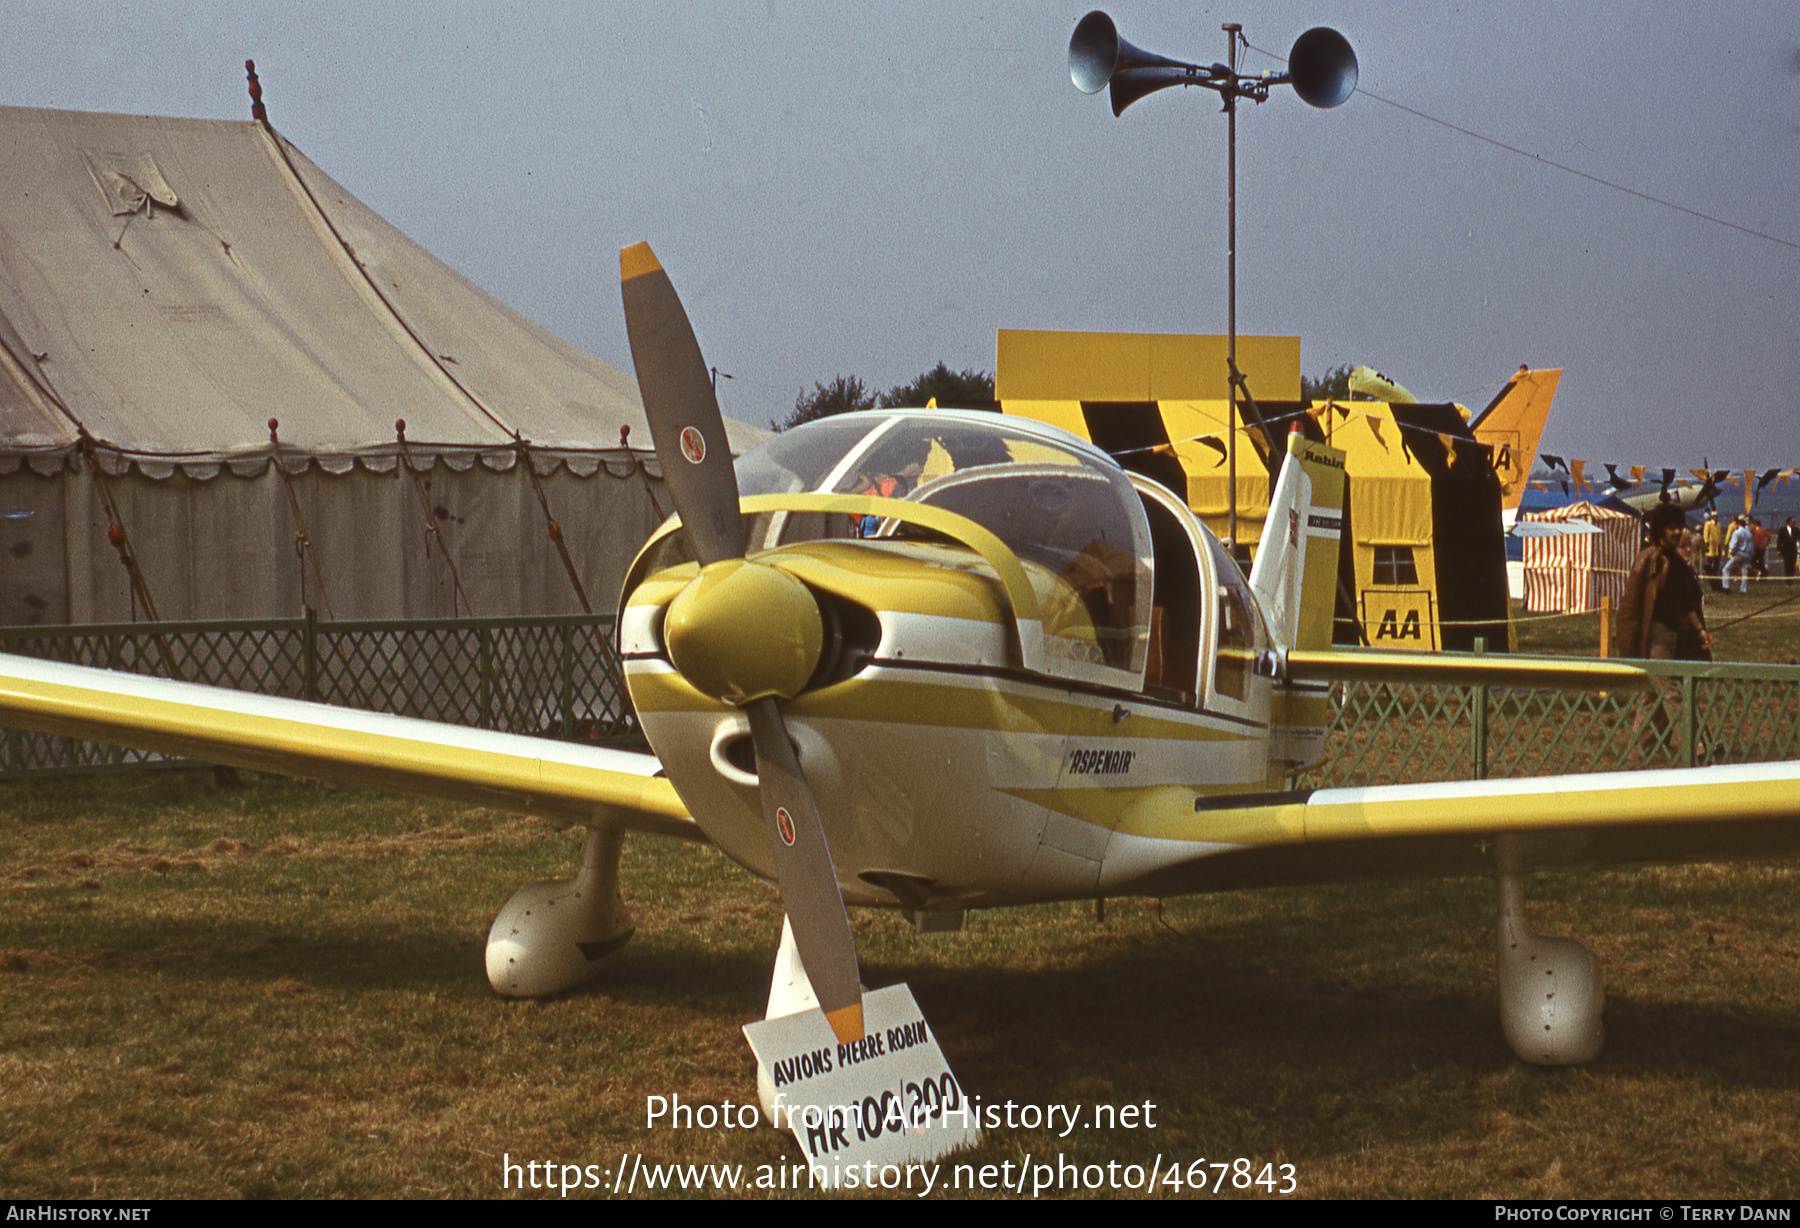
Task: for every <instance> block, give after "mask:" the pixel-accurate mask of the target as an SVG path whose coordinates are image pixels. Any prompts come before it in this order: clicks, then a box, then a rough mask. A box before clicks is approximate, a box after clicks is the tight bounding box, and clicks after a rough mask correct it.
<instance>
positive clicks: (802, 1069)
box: [744, 985, 981, 1188]
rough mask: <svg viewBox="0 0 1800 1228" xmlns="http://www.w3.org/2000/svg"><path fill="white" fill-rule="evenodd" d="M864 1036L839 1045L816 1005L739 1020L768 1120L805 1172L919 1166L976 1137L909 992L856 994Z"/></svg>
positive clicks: (836, 1173) (898, 988)
mask: <svg viewBox="0 0 1800 1228" xmlns="http://www.w3.org/2000/svg"><path fill="white" fill-rule="evenodd" d="M863 1029H864V1036H863V1039H862V1040H860V1041H857V1042H855V1043H854V1044H849V1045H843V1044H839V1043H838V1039H837V1037H835V1036H833V1035H832V1032H831V1025H830V1024H828V1023H826V1022H825V1016H824V1015H823V1014H822V1013H820V1012H819V1011H818V1010H817V1009H816V1008H815V1009H813V1010H807V1011H802V1012H800V1013H799V1014H797V1015H783V1016H781V1017H780V1018H777V1019H764V1020H762V1021H761V1022H758V1023H750V1024H746V1025H744V1038H745V1039H746V1040H748V1041H749V1042H750V1048H751V1051H752V1052H754V1053H755V1054H756V1060H757V1062H758V1064H759V1065H760V1066H761V1067H762V1071H763V1073H764V1074H765V1075H767V1076H769V1079H770V1081H771V1082H772V1083H773V1084H774V1087H775V1114H776V1122H775V1124H776V1126H777V1127H780V1128H787V1129H791V1130H792V1131H793V1134H794V1139H795V1141H796V1142H798V1143H799V1144H800V1150H801V1152H802V1153H803V1154H804V1155H805V1156H806V1160H807V1164H808V1165H809V1166H810V1167H811V1168H812V1170H813V1174H814V1178H815V1179H816V1180H817V1181H818V1182H819V1183H820V1184H821V1185H824V1186H827V1187H830V1188H836V1187H837V1186H839V1185H840V1184H842V1182H843V1174H844V1173H845V1172H846V1171H848V1170H849V1169H851V1168H855V1169H857V1170H858V1173H859V1176H860V1175H861V1174H862V1173H863V1172H866V1171H867V1170H866V1169H865V1165H869V1164H873V1165H875V1167H876V1169H877V1170H879V1169H880V1168H881V1167H882V1166H885V1165H902V1166H903V1165H905V1164H908V1163H913V1164H918V1163H922V1162H925V1161H928V1160H935V1159H937V1158H939V1157H940V1156H944V1155H947V1154H949V1153H950V1152H951V1151H954V1150H955V1149H957V1148H959V1147H967V1146H973V1145H975V1144H976V1143H979V1142H980V1141H981V1131H979V1130H977V1129H976V1128H975V1114H974V1106H972V1105H971V1104H970V1103H969V1098H968V1096H966V1095H965V1094H964V1093H963V1090H962V1086H961V1085H960V1084H958V1083H957V1081H956V1076H955V1075H953V1074H951V1073H950V1064H949V1063H948V1062H946V1061H945V1060H944V1053H943V1050H941V1049H939V1048H938V1043H937V1038H936V1037H935V1036H933V1035H932V1032H931V1028H930V1026H929V1025H927V1024H926V1022H925V1016H924V1014H923V1012H921V1011H920V1010H919V1004H918V1003H917V1002H914V1001H913V996H912V991H911V990H910V989H908V988H907V987H906V986H905V985H890V986H889V987H888V988H886V989H878V990H876V991H875V992H874V993H867V994H864V995H863Z"/></svg>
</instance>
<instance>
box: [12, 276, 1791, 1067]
mask: <svg viewBox="0 0 1800 1228" xmlns="http://www.w3.org/2000/svg"><path fill="white" fill-rule="evenodd" d="M621 268H622V274H623V289H624V298H625V307H626V319H627V327H628V332H629V334H630V339H631V346H632V353H633V359H634V362H635V364H636V366H637V371H638V379H639V383H640V387H641V389H642V392H643V397H644V403H645V408H646V411H647V413H648V415H649V420H650V424H651V428H652V432H653V434H654V436H655V438H656V441H657V446H658V451H659V455H660V457H661V459H662V465H663V470H664V474H665V477H666V479H667V482H668V485H669V488H670V490H671V492H672V494H673V495H674V496H675V500H676V505H677V508H678V510H679V513H680V519H679V521H676V520H671V521H670V523H669V524H667V525H665V526H664V527H663V528H662V529H661V530H660V531H659V532H658V533H657V534H656V535H655V536H654V537H653V538H652V539H651V541H650V542H649V543H648V544H647V545H646V546H645V548H644V550H643V552H642V553H641V554H640V556H639V557H638V559H637V561H636V562H635V563H634V565H633V566H632V569H631V571H630V573H629V576H628V578H627V582H626V586H625V597H624V602H623V608H622V610H621V614H620V641H621V649H622V653H623V657H624V661H625V669H626V679H627V683H628V686H629V689H630V693H631V698H632V702H633V704H634V706H635V707H636V710H637V712H638V715H639V718H640V720H641V722H642V726H643V729H644V731H645V733H646V734H647V736H648V738H649V741H650V744H651V746H652V748H653V749H654V751H655V757H654V758H652V757H651V756H647V755H633V754H629V753H624V752H616V751H606V750H601V749H596V748H591V747H582V746H575V745H570V744H564V743H552V742H546V741H542V740H538V739H533V738H527V737H523V736H516V735H505V734H497V733H492V732H488V731H483V730H472V729H465V728H453V727H447V726H442V725H436V724H431V723H428V722H423V721H417V720H411V719H407V718H402V717H394V716H385V715H378V714H372V713H365V712H355V711H348V710H344V709H334V708H329V707H326V706H323V705H318V704H309V703H303V702H300V701H295V700H283V699H273V698H268V697H262V696H254V695H245V694H240V693H235V692H225V691H219V690H215V689H211V688H206V687H197V686H191V685H187V684H181V683H174V682H167V681H163V680H159V679H149V678H140V677H134V676H126V675H119V674H114V673H107V672H104V671H95V670H85V669H79V668H75V667H70V666H62V665H57V664H53V663H46V662H39V661H34V660H27V659H24V658H19V657H12V656H6V657H0V722H3V723H6V724H10V725H15V726H19V727H23V728H29V729H37V730H43V731H47V732H54V733H64V734H71V735H75V736H80V737H88V738H96V739H102V740H113V741H119V742H124V743H127V744H131V745H137V746H143V747H146V748H149V749H153V750H160V751H166V752H172V753H176V754H182V755H190V756H194V757H198V758H202V759H208V760H212V761H217V762H224V763H233V764H237V765H240V766H244V767H249V768H254V769H263V770H271V771H277V772H287V773H292V774H297V775H306V776H315V777H321V778H327V779H332V780H337V781H342V782H344V783H348V784H352V785H363V786H372V787H377V788H384V789H398V790H409V791H413V792H418V793H423V794H427V795H433V796H442V797H449V798H454V799H459V800H464V801H468V802H471V803H475V804H481V805H486V806H490V807H495V808H501V809H513V810H519V811H523V812H527V813H534V814H539V815H544V816H547V817H550V818H552V819H555V820H558V821H560V822H563V823H567V824H580V825H585V826H587V827H588V828H589V829H590V834H589V838H588V843H587V847H586V851H585V853H584V858H583V865H582V869H581V872H580V874H579V875H578V876H577V877H576V878H575V879H573V880H571V881H568V882H560V883H539V884H534V885H532V886H530V887H526V888H524V889H523V890H521V891H520V892H519V893H518V894H517V895H515V896H514V898H513V899H512V900H511V901H509V902H508V903H507V905H506V906H505V908H504V909H503V910H502V912H501V914H500V916H499V917H498V919H497V920H496V921H495V922H494V926H493V928H492V930H491V932H490V935H489V943H488V954H487V964H488V974H489V978H490V980H491V982H492V983H493V985H494V987H495V988H496V990H498V991H499V992H501V993H503V994H517V995H536V994H545V993H552V992H556V991H559V990H562V989H566V988H569V987H570V986H573V985H575V984H578V983H579V982H581V981H582V980H584V979H585V978H587V977H588V976H591V975H592V974H593V973H594V972H595V971H596V970H597V968H598V967H599V961H600V960H601V959H602V958H603V957H604V956H605V955H606V954H607V953H608V952H610V951H611V950H613V949H615V948H616V947H617V946H618V945H620V944H621V943H623V942H624V941H625V939H626V938H628V937H629V936H630V933H631V926H630V922H629V920H628V918H627V916H626V913H625V910H624V908H623V905H622V904H621V902H620V899H619V895H618V885H617V870H618V858H619V849H620V843H621V841H622V839H623V834H624V833H625V832H627V831H640V832H649V833H653V834H657V835H664V836H679V837H689V838H705V839H709V840H711V841H713V842H714V843H716V844H717V845H718V846H719V847H720V848H722V849H723V850H724V851H725V852H726V853H728V854H729V855H730V856H732V857H733V858H735V859H736V860H738V861H739V862H741V863H742V864H743V865H745V866H747V867H748V868H749V869H751V870H752V871H754V872H755V873H758V874H760V875H763V876H765V877H770V878H774V879H776V880H777V881H778V883H779V885H780V889H781V893H782V897H783V902H784V904H785V906H786V909H787V913H788V919H789V923H790V924H789V926H788V927H785V928H784V937H783V947H784V951H783V958H781V959H779V960H778V962H777V982H778V983H777V985H775V986H774V987H772V991H771V1014H774V1013H777V1010H776V1006H777V1003H776V999H777V998H778V997H781V996H782V995H781V988H782V987H781V985H780V983H779V982H780V980H781V978H782V975H783V969H784V968H786V969H789V970H791V971H793V972H794V974H795V980H796V988H795V989H794V990H793V995H791V996H795V995H797V996H798V997H799V998H800V999H802V1000H816V1002H817V1003H818V1006H819V1008H820V1009H822V1010H823V1011H824V1012H825V1015H826V1018H827V1019H828V1020H829V1021H830V1023H831V1026H832V1028H833V1030H834V1031H835V1032H836V1033H837V1034H838V1036H839V1037H840V1038H854V1037H856V1036H859V1035H861V1033H862V1030H863V1025H862V1020H861V1010H862V990H861V987H860V985H859V976H858V969H857V960H856V952H855V947H854V943H853V941H852V938H851V932H850V928H849V925H848V921H847V919H846V915H845V911H844V908H845V904H846V903H848V904H854V905H860V906H876V907H890V908H900V909H903V910H905V912H906V913H907V915H908V916H909V917H910V918H911V919H912V920H913V921H914V922H915V924H917V925H918V927H919V928H920V929H922V930H929V929H934V928H942V927H948V926H953V925H955V924H956V923H958V922H959V921H960V919H961V915H962V913H963V912H964V911H965V910H967V909H971V908H985V907H994V906H1000V905H1007V904H1016V903H1026V902H1033V901H1045V900H1060V899H1086V898H1094V897H1105V896H1125V895H1133V894H1136V895H1158V896H1160V895H1167V894H1177V893H1183V892H1197V891H1207V890H1216V889H1223V888H1233V887H1242V886H1256V885H1272V884H1303V883H1324V882H1337V881H1345V880H1353V879H1368V878H1382V877H1402V876H1417V875H1448V874H1491V875H1494V876H1495V877H1496V879H1497V880H1498V883H1499V901H1498V913H1499V937H1500V941H1499V963H1500V982H1501V986H1502V1017H1503V1022H1504V1025H1505V1030H1506V1034H1507V1037H1508V1039H1509V1041H1510V1042H1511V1044H1512V1045H1513V1047H1514V1049H1515V1051H1517V1052H1518V1053H1519V1055H1520V1056H1521V1057H1523V1058H1526V1059H1527V1060H1531V1061H1535V1062H1545V1063H1566V1062H1577V1061H1583V1060H1587V1059H1589V1058H1592V1057H1593V1056H1595V1054H1597V1052H1598V1051H1599V1046H1600V1041H1601V1010H1602V1005H1603V994H1602V990H1601V982H1600V975H1599V970H1598V968H1597V966H1596V964H1595V961H1594V959H1593V958H1592V956H1591V955H1590V954H1589V953H1588V951H1587V949H1586V948H1585V947H1584V946H1582V945H1581V944H1580V943H1579V942H1575V941H1573V940H1570V939H1549V938H1542V937H1540V936H1538V935H1536V934H1533V933H1532V932H1531V930H1530V929H1529V927H1528V926H1527V924H1526V921H1525V916H1524V908H1523V883H1524V876H1525V875H1526V874H1529V873H1531V872H1533V871H1536V870H1539V869H1547V868H1560V867H1565V866H1575V865H1591V864H1606V863H1616V862H1632V861H1651V860H1677V859H1711V858H1718V857H1726V856H1751V855H1767V854H1770V853H1777V852H1786V851H1791V850H1793V849H1794V848H1796V847H1797V846H1800V763H1781V764H1761V765H1749V766H1736V767H1725V768H1712V769H1706V770H1696V771H1659V772H1639V773H1630V774H1613V775H1599V776H1570V777H1553V778H1539V779H1526V780H1492V781H1477V782H1462V783H1451V784H1427V785H1396V786H1387V787H1374V788H1358V789H1321V790H1302V791H1297V792H1294V791H1290V792H1284V791H1282V781H1283V779H1284V778H1285V776H1286V775H1287V774H1288V773H1289V772H1291V771H1292V770H1294V769H1296V768H1299V767H1304V766H1308V765H1310V764H1312V763H1314V762H1316V761H1317V760H1318V758H1319V756H1320V753H1321V751H1322V748H1323V741H1324V726H1325V723H1326V716H1327V714H1328V712H1327V707H1326V699H1325V687H1326V686H1327V685H1328V684H1329V682H1331V681H1332V680H1336V679H1352V678H1372V677H1373V678H1403V679H1409V680H1415V681H1480V682H1485V683H1489V684H1492V685H1513V686H1557V685H1572V684H1577V683H1580V684H1591V683H1592V682H1593V681H1594V680H1596V679H1600V680H1604V681H1605V682H1606V683H1607V684H1608V685H1612V686H1619V687H1624V686H1630V685H1633V684H1634V683H1637V682H1640V681H1641V680H1642V675H1641V673H1640V672H1639V671H1636V670H1634V669H1632V668H1631V667H1629V666H1625V665H1620V664H1617V663H1599V662H1579V661H1569V660H1533V659H1528V658H1518V657H1513V658H1508V659H1506V660H1505V662H1504V663H1503V664H1499V665H1496V664H1494V663H1493V660H1492V658H1478V657H1473V656H1464V655H1457V654H1421V653H1370V652H1365V651H1334V650H1332V649H1331V648H1330V646H1329V638H1330V636H1329V630H1330V627H1329V619H1330V616H1331V609H1332V604H1333V595H1334V587H1335V582H1336V561H1337V549H1338V548H1337V538H1338V532H1339V525H1340V521H1341V517H1342V508H1343V473H1342V461H1341V456H1340V454H1338V453H1336V452H1335V451H1334V450H1333V449H1331V448H1328V447H1326V446H1325V445H1323V444H1321V443H1318V442H1314V441H1308V440H1306V439H1304V438H1303V437H1301V436H1299V435H1295V436H1293V437H1291V438H1290V440H1289V445H1288V456H1287V460H1286V463H1285V466H1284V468H1283V469H1282V471H1281V475H1280V478H1279V481H1278V484H1277V489H1276V492H1275V495H1274V498H1273V499H1272V502H1271V508H1270V512H1269V519H1268V522H1267V524H1266V527H1265V529H1264V535H1263V538H1262V541H1263V543H1264V544H1263V549H1262V551H1261V553H1260V554H1259V556H1258V558H1257V561H1256V566H1255V569H1254V571H1253V572H1252V574H1251V575H1250V577H1249V578H1248V580H1246V579H1245V577H1244V576H1243V575H1242V573H1241V572H1240V571H1239V570H1238V569H1237V567H1236V565H1235V564H1234V563H1233V562H1232V561H1231V560H1230V558H1229V556H1228V555H1227V554H1226V553H1225V551H1224V550H1223V549H1222V548H1221V547H1220V545H1219V543H1218V542H1217V541H1216V540H1215V539H1214V538H1213V537H1212V536H1211V535H1210V534H1209V533H1208V532H1207V531H1206V530H1205V529H1204V528H1203V527H1202V526H1201V525H1200V524H1199V522H1198V521H1197V520H1196V519H1195V517H1194V516H1193V515H1192V514H1191V513H1190V512H1189V510H1188V508H1187V507H1186V505H1185V503H1184V502H1183V501H1182V500H1181V499H1179V498H1177V497H1176V496H1174V495H1172V494H1170V493H1169V492H1168V491H1166V490H1164V489H1162V488H1161V487H1160V486H1158V485H1156V484H1155V483H1153V482H1150V481H1148V480H1146V479H1144V478H1141V477H1138V476H1136V475H1132V474H1128V473H1126V472H1125V471H1123V470H1121V469H1120V468H1119V467H1118V466H1117V465H1116V464H1115V463H1114V462H1113V461H1112V460H1111V459H1110V458H1109V457H1108V456H1107V455H1106V454H1105V453H1104V452H1101V451H1099V450H1098V449H1096V448H1095V447H1093V445H1091V444H1089V443H1087V442H1086V441H1084V440H1081V439H1078V438H1076V437H1074V436H1072V435H1069V434H1066V433H1064V432H1062V431H1059V430H1057V429H1056V428H1054V427H1050V426H1046V425H1041V424H1035V423H1032V422H1029V421H1024V420H1021V419H1018V418H1009V417H1001V416H998V415H993V414H979V413H958V412H949V411H944V412H940V411H935V410H888V411H875V412H871V413H866V414H856V415H847V416H844V417H841V418H834V419H829V420H826V421H823V422H819V423H815V424H812V425H809V426H806V427H801V428H796V429H794V430H791V431H788V432H786V433H783V434H781V435H778V436H776V437H774V438H773V439H771V440H770V441H768V442H767V443H766V444H764V445H763V446H762V447H760V448H759V449H757V450H756V451H754V452H752V453H749V454H747V455H745V456H744V457H743V458H742V459H741V460H740V461H738V462H737V464H736V466H735V468H734V466H733V463H732V461H731V458H730V456H729V453H728V452H727V450H726V445H725V438H724V432H723V428H722V424H721V420H720V417H719V411H718V407H717V404H716V402H715V400H714V398H713V395H712V390H711V382H710V379H709V377H708V374H707V369H706V365H705V361H704V359H703V358H702V357H701V354H700V350H699V347H698V345H697V344H696V343H695V341H694V337H693V332H692V329H691V328H690V326H689V324H688V320H687V316H686V314H685V312H684V310H683V308H682V306H681V303H680V301H679V299H678V298H677V296H676V294H675V291H674V289H673V288H672V286H671V285H670V282H669V279H668V277H667V275H666V274H665V273H664V271H663V270H662V268H661V267H660V265H659V264H658V263H657V261H656V258H655V257H654V256H653V255H652V254H651V252H650V249H649V248H648V247H647V246H645V245H641V244H640V245H638V246H636V247H633V248H628V249H626V250H625V251H624V252H622V253H621ZM664 773H666V775H664ZM689 816H692V817H691V818H690V817H689ZM796 965H799V968H798V969H796ZM807 982H810V984H809V985H808V984H807Z"/></svg>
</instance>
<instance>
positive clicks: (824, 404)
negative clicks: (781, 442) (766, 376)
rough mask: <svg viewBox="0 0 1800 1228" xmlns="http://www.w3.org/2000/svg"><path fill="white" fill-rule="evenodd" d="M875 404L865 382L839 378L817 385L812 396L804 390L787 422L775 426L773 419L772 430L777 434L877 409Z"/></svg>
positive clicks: (845, 377)
mask: <svg viewBox="0 0 1800 1228" xmlns="http://www.w3.org/2000/svg"><path fill="white" fill-rule="evenodd" d="M875 400H876V398H875V394H874V393H872V392H870V391H869V390H868V389H867V388H865V387H864V386H863V382H862V380H860V379H858V378H857V377H856V376H854V375H840V376H838V377H836V378H835V379H833V380H832V381H831V383H829V384H820V383H814V384H813V390H812V391H811V392H807V391H805V390H804V389H802V390H801V392H800V394H799V395H798V396H796V397H795V398H794V412H793V413H791V414H789V415H788V416H787V421H785V422H783V423H782V424H781V425H780V426H776V425H775V419H773V418H771V419H769V426H770V427H771V428H772V429H774V430H777V431H785V430H787V429H788V428H789V427H790V426H799V425H800V424H801V423H803V422H816V421H818V420H819V419H820V418H829V417H831V416H832V415H833V414H848V413H854V412H855V411H857V410H859V409H874V408H875Z"/></svg>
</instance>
